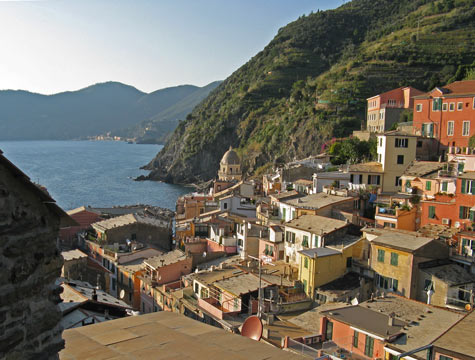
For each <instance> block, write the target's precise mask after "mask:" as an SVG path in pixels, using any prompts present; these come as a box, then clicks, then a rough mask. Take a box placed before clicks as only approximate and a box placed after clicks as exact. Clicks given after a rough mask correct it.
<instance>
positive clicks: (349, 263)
mask: <svg viewBox="0 0 475 360" xmlns="http://www.w3.org/2000/svg"><path fill="white" fill-rule="evenodd" d="M352 265H353V258H352V257H351V256H350V257H347V258H346V268H347V269H349V268H350V267H351V266H352Z"/></svg>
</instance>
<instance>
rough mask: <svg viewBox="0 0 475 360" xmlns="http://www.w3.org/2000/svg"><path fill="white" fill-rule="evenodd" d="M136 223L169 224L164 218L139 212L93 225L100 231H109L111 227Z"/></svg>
mask: <svg viewBox="0 0 475 360" xmlns="http://www.w3.org/2000/svg"><path fill="white" fill-rule="evenodd" d="M135 223H140V224H147V225H152V226H167V222H165V221H163V220H159V219H156V218H153V217H148V216H140V215H137V214H127V215H122V216H117V217H114V218H111V219H107V220H102V221H99V222H96V223H94V224H92V227H93V228H94V229H96V230H98V231H107V230H110V229H114V228H117V227H121V226H127V225H131V224H135Z"/></svg>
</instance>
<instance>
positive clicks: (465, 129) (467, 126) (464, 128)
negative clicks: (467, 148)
mask: <svg viewBox="0 0 475 360" xmlns="http://www.w3.org/2000/svg"><path fill="white" fill-rule="evenodd" d="M469 134H470V121H464V122H463V125H462V136H468V135H469Z"/></svg>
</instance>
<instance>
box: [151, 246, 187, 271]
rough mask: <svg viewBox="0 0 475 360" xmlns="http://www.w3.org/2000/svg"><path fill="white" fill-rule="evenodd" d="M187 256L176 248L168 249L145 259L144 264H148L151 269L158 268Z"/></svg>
mask: <svg viewBox="0 0 475 360" xmlns="http://www.w3.org/2000/svg"><path fill="white" fill-rule="evenodd" d="M186 258H187V256H186V254H185V253H184V252H183V251H181V250H179V249H177V250H173V251H169V252H167V253H165V254H163V255H158V256H154V257H151V258H148V259H146V260H145V264H147V265H148V266H150V267H151V268H153V269H158V268H160V267H162V266H166V265H170V264H174V263H176V262H178V261H182V260H185V259H186Z"/></svg>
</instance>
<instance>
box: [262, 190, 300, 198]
mask: <svg viewBox="0 0 475 360" xmlns="http://www.w3.org/2000/svg"><path fill="white" fill-rule="evenodd" d="M269 196H270V197H273V198H275V199H277V200H283V199H287V198H292V197H302V195H301V194H300V193H298V192H297V191H296V190H291V191H284V192H281V193H278V194H271V195H269Z"/></svg>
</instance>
